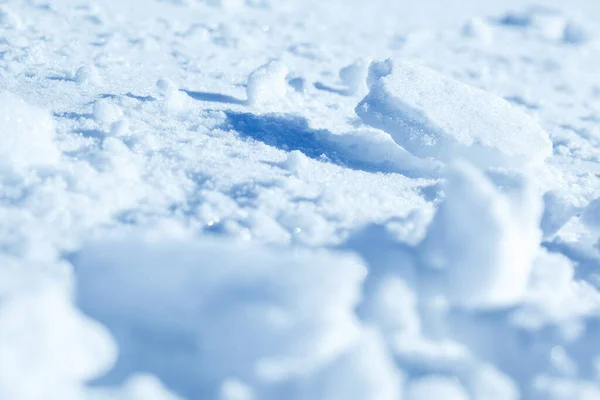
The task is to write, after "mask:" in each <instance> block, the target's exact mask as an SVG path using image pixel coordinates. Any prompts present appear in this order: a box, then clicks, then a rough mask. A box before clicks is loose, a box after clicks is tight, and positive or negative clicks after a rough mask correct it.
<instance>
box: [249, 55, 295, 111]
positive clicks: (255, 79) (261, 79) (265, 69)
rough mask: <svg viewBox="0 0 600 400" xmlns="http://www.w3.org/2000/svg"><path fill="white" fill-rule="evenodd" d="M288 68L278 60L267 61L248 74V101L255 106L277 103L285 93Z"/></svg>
mask: <svg viewBox="0 0 600 400" xmlns="http://www.w3.org/2000/svg"><path fill="white" fill-rule="evenodd" d="M287 74H288V69H287V67H286V66H285V64H283V63H282V62H281V61H279V60H272V61H269V62H268V63H267V64H265V65H263V66H260V67H259V68H257V69H256V70H254V71H253V72H252V73H251V74H250V75H249V76H248V83H247V86H246V94H247V96H248V103H249V104H251V105H255V106H260V105H268V104H273V103H277V102H278V101H281V99H284V98H285V97H286V95H287V88H288V83H287V80H286V77H287Z"/></svg>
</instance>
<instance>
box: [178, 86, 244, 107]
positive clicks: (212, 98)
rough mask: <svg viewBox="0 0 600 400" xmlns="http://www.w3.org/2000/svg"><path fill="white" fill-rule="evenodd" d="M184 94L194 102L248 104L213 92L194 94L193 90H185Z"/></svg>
mask: <svg viewBox="0 0 600 400" xmlns="http://www.w3.org/2000/svg"><path fill="white" fill-rule="evenodd" d="M182 92H184V93H186V94H187V95H188V96H190V97H191V98H192V99H194V100H200V101H209V102H214V103H225V104H241V105H244V104H246V103H247V101H246V100H240V99H238V98H236V97H233V96H229V95H226V94H221V93H211V92H194V91H191V90H184V89H182Z"/></svg>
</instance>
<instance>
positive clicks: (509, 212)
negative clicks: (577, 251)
mask: <svg viewBox="0 0 600 400" xmlns="http://www.w3.org/2000/svg"><path fill="white" fill-rule="evenodd" d="M516 191H517V192H518V193H516V194H513V195H512V196H511V195H509V194H504V193H501V192H500V191H499V190H498V189H497V188H496V187H494V185H493V184H492V182H490V181H489V180H488V179H487V178H486V177H485V175H484V174H483V173H482V172H480V171H479V170H477V169H476V168H474V167H473V166H471V165H469V164H466V163H458V164H456V165H454V166H453V168H452V170H451V171H450V173H449V177H448V184H447V186H446V188H445V195H446V197H445V199H444V202H443V203H442V204H441V205H440V206H439V209H438V211H437V213H436V215H435V216H434V219H433V221H432V222H431V224H430V226H429V229H428V232H427V235H426V237H425V239H424V240H423V241H422V242H421V243H420V244H419V245H418V247H417V250H418V252H419V257H420V259H421V261H422V263H423V264H425V265H427V266H428V267H430V268H434V269H436V270H439V271H441V273H442V275H443V278H442V280H443V282H444V284H443V291H444V292H445V294H446V295H447V297H448V299H449V300H450V301H451V303H453V304H455V305H460V306H465V307H473V308H480V307H498V306H508V305H513V304H515V303H517V302H519V301H520V300H521V299H522V297H523V295H524V294H525V292H526V289H527V284H528V281H529V276H530V273H531V270H532V265H533V261H534V259H535V257H536V255H537V253H538V251H539V244H540V241H541V230H540V229H539V222H540V219H541V211H542V204H541V199H539V198H538V197H537V194H536V193H535V192H534V191H533V190H532V189H531V188H529V187H528V186H527V185H526V184H523V185H522V187H520V188H518V190H516Z"/></svg>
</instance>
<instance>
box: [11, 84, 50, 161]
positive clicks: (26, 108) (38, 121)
mask: <svg viewBox="0 0 600 400" xmlns="http://www.w3.org/2000/svg"><path fill="white" fill-rule="evenodd" d="M54 136H55V132H54V121H53V119H52V116H51V115H50V113H49V112H48V111H46V110H43V109H40V108H37V107H33V106H31V105H29V104H27V103H25V101H23V99H21V98H19V97H17V96H15V95H14V94H12V93H9V92H0V169H2V168H12V169H16V170H19V169H22V168H27V167H32V166H44V165H52V164H56V163H57V162H58V161H59V158H60V152H59V150H58V149H57V147H56V144H55V143H54Z"/></svg>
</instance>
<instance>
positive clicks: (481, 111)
mask: <svg viewBox="0 0 600 400" xmlns="http://www.w3.org/2000/svg"><path fill="white" fill-rule="evenodd" d="M383 65H385V68H384V67H382V66H381V64H375V66H374V68H373V70H372V71H371V72H370V74H369V75H370V77H369V81H370V91H369V94H368V96H367V97H365V98H364V99H363V101H362V102H360V103H359V104H358V106H357V108H356V112H357V114H358V115H359V116H360V117H361V119H362V120H363V121H364V122H365V123H366V124H369V125H371V126H374V127H376V128H380V129H383V130H384V131H386V132H388V133H389V134H390V135H392V137H393V138H394V141H395V142H396V143H398V144H399V145H400V146H402V147H404V148H405V149H406V150H408V151H410V152H411V153H413V154H414V155H416V156H418V157H428V158H429V157H430V158H435V159H439V160H442V161H446V162H447V161H449V160H452V159H456V158H463V157H464V158H466V159H468V160H470V161H471V162H473V163H475V164H477V165H478V166H481V167H483V168H487V167H490V166H492V167H497V166H503V167H512V168H517V169H518V168H520V167H522V166H526V165H528V164H530V163H541V162H543V161H544V159H545V158H547V157H548V156H550V154H551V153H552V143H551V142H550V139H549V138H548V134H547V133H546V132H544V130H543V129H542V128H541V127H540V126H539V125H538V124H537V123H536V122H535V121H533V119H531V118H530V117H529V116H527V115H526V114H525V113H524V112H522V111H521V110H519V109H517V108H516V107H514V106H512V105H511V104H509V103H508V102H507V101H505V100H504V99H501V98H499V97H497V96H494V95H493V94H490V93H488V92H485V91H482V90H480V89H477V88H473V87H469V86H467V85H465V84H462V83H460V82H458V81H456V80H454V79H452V78H450V77H446V76H444V75H442V74H439V73H437V72H435V71H433V70H431V69H429V68H427V67H424V66H420V65H417V64H413V63H408V62H401V63H394V62H393V61H391V60H388V61H386V62H385V63H384V64H383Z"/></svg>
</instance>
